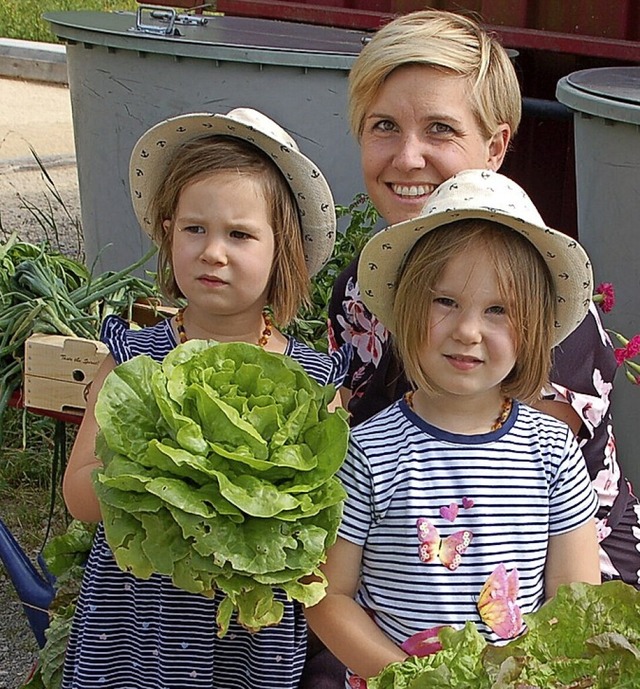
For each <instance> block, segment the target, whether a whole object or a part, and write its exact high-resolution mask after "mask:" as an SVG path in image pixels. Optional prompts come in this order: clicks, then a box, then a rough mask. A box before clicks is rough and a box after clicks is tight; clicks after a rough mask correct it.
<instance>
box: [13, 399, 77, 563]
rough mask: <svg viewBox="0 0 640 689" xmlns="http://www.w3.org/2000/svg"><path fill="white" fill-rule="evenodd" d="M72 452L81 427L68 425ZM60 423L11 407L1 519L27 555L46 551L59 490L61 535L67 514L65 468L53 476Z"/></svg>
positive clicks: (56, 527)
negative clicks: (63, 482)
mask: <svg viewBox="0 0 640 689" xmlns="http://www.w3.org/2000/svg"><path fill="white" fill-rule="evenodd" d="M66 435H67V443H66V449H67V450H68V449H69V448H70V447H71V442H72V439H73V436H74V435H75V429H74V428H72V427H69V425H67V427H66ZM55 436H56V424H55V422H54V421H53V419H50V418H47V417H41V416H36V415H34V414H31V413H28V412H27V413H25V412H24V411H22V410H18V409H13V408H10V409H9V410H8V411H7V412H6V414H5V418H4V438H3V441H2V445H1V446H0V463H1V466H2V470H1V471H0V516H1V517H2V520H3V521H4V522H5V524H6V525H7V526H8V527H9V529H10V530H11V531H12V532H13V534H14V535H15V536H16V538H17V540H18V541H19V543H20V545H21V546H22V548H23V549H24V550H25V552H27V553H34V552H37V551H39V550H40V548H41V547H42V545H43V542H44V538H45V535H46V532H47V525H48V522H49V509H50V502H51V495H52V493H51V490H52V487H55V505H54V512H53V519H52V526H51V528H52V533H53V534H57V533H61V532H62V531H63V530H64V529H65V528H66V524H67V516H66V512H65V509H64V506H63V502H62V497H61V494H60V488H59V487H60V474H61V472H60V470H58V472H57V474H56V476H55V477H54V476H53V472H52V468H53V465H54V444H55Z"/></svg>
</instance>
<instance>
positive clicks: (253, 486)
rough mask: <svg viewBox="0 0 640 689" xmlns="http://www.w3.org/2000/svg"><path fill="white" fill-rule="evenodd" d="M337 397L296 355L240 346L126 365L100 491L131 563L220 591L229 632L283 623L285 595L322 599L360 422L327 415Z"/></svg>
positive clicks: (104, 436)
mask: <svg viewBox="0 0 640 689" xmlns="http://www.w3.org/2000/svg"><path fill="white" fill-rule="evenodd" d="M334 395H335V389H334V387H333V386H332V385H328V386H325V387H322V386H320V385H319V384H318V383H316V382H315V381H314V380H313V379H311V378H310V377H309V376H308V375H307V373H306V372H305V371H304V369H303V368H302V366H301V365H300V364H298V363H297V362H296V361H294V360H293V359H291V358H289V357H285V356H283V355H280V354H274V353H271V352H266V351H265V350H264V349H262V348H260V347H258V346H256V345H249V344H244V343H238V342H232V343H225V344H212V343H211V342H206V341H201V340H192V341H189V342H186V343H185V344H182V345H179V346H178V347H176V348H175V349H173V350H172V351H171V352H169V354H168V355H167V356H166V357H165V358H164V360H163V362H162V363H158V362H157V361H154V360H153V359H152V358H150V357H148V356H146V355H143V356H137V357H134V358H133V359H131V360H130V361H127V362H125V363H123V364H120V365H119V366H117V367H116V368H115V369H114V370H113V371H112V372H111V373H110V374H109V375H108V376H107V378H106V380H105V382H104V385H103V387H102V389H101V390H100V393H99V395H98V401H97V404H96V409H95V413H96V419H97V421H98V425H99V427H100V431H99V434H98V439H97V442H96V451H97V455H98V456H99V457H100V459H101V460H102V462H103V465H104V468H101V469H99V470H97V472H96V473H95V474H94V486H95V489H96V493H97V495H98V499H99V501H100V508H101V512H102V517H103V523H104V528H105V536H106V539H107V542H108V543H109V545H110V547H111V549H112V551H113V553H114V557H115V559H116V562H117V563H118V565H119V567H120V568H121V569H123V570H125V571H129V572H132V573H133V574H134V575H135V576H136V577H138V578H140V579H148V578H149V577H150V576H151V575H152V574H153V573H156V572H157V573H160V574H164V575H167V576H170V577H171V578H172V581H173V583H174V584H175V585H176V586H177V587H178V588H182V589H184V590H186V591H189V592H191V593H200V594H202V595H204V596H209V597H210V596H213V594H214V591H216V590H219V591H222V592H223V593H224V594H225V598H224V600H223V602H222V603H221V605H220V607H219V609H218V618H217V621H218V627H219V634H220V636H223V635H224V634H225V633H226V630H227V628H228V625H229V621H230V619H231V615H232V613H233V611H234V610H237V612H238V622H239V623H240V624H241V625H243V626H244V627H246V628H247V629H249V630H250V631H258V630H259V629H261V628H262V627H263V626H267V625H273V624H277V623H278V622H279V621H280V619H281V617H282V613H283V606H282V603H281V602H279V601H277V600H276V599H275V597H274V592H273V589H274V587H276V588H279V589H283V590H284V591H285V592H286V593H287V595H288V596H289V597H290V598H291V599H293V600H298V601H300V602H302V603H303V604H305V605H314V604H315V603H317V602H318V601H319V600H320V599H321V598H322V596H323V595H324V588H325V585H326V581H325V580H324V577H323V576H322V574H321V573H320V570H319V569H318V566H319V564H320V563H321V562H322V561H323V560H324V557H325V552H326V549H327V548H328V547H329V546H330V545H331V544H332V543H333V542H334V541H335V538H336V533H337V528H338V524H339V521H340V516H341V513H342V500H343V499H344V497H345V492H344V489H343V488H342V486H341V484H340V482H339V481H338V480H337V478H335V476H334V474H335V472H336V471H337V470H338V468H339V467H340V465H341V463H342V460H343V459H344V456H345V454H346V449H347V439H348V424H347V421H346V414H345V412H344V410H342V409H338V410H336V411H335V412H330V411H328V408H327V405H328V403H329V402H330V401H331V400H332V399H333V397H334ZM310 575H314V581H307V580H306V577H309V576H310Z"/></svg>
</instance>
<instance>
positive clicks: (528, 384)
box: [393, 219, 556, 402]
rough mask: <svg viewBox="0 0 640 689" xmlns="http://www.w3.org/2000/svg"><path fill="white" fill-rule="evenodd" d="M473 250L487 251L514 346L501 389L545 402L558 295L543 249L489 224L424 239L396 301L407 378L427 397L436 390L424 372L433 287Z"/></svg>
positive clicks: (447, 229)
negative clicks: (456, 260)
mask: <svg viewBox="0 0 640 689" xmlns="http://www.w3.org/2000/svg"><path fill="white" fill-rule="evenodd" d="M470 247H483V248H485V249H486V253H487V255H488V256H490V257H491V258H490V260H491V263H492V265H493V267H494V269H495V271H496V275H497V277H498V289H499V290H500V295H501V297H502V299H503V300H504V304H505V306H506V310H507V317H508V318H509V321H510V325H511V328H512V331H513V337H514V339H515V349H516V363H515V365H514V367H513V369H512V371H511V372H510V373H509V375H508V376H507V378H505V380H504V381H503V383H502V389H503V392H504V394H505V395H508V396H510V397H515V398H517V399H519V400H522V401H523V402H532V401H534V400H536V399H538V398H539V396H540V392H541V390H542V388H543V387H544V385H545V384H546V383H548V380H549V371H550V368H551V357H552V355H551V350H552V346H553V345H552V343H553V323H554V313H555V303H556V293H555V288H554V285H553V280H552V278H551V275H550V273H549V269H548V268H547V264H546V263H545V261H544V259H543V258H542V256H541V255H540V253H539V252H538V251H537V249H536V248H535V247H534V246H533V244H531V243H530V242H529V241H527V240H526V239H525V238H524V237H523V236H522V235H520V234H519V233H517V232H515V231H514V230H512V229H510V228H508V227H505V226H504V225H500V224H498V223H492V222H489V221H486V220H475V219H471V220H459V221H456V222H454V223H451V224H449V225H443V226H442V227H439V228H437V229H436V230H433V231H432V232H429V233H428V234H426V235H424V236H423V237H421V238H420V239H419V240H418V241H417V242H416V244H415V246H414V247H413V249H412V250H411V252H410V253H409V255H408V257H407V260H406V261H405V263H404V266H403V268H402V269H401V272H400V276H399V282H398V288H397V291H396V298H395V302H394V312H393V313H394V331H395V339H394V344H395V347H396V349H397V351H398V355H399V357H400V359H401V360H402V362H403V364H404V367H405V371H406V374H407V377H408V379H409V380H410V381H411V382H412V384H413V385H415V386H416V387H419V388H421V389H422V390H425V391H426V392H427V393H431V394H437V393H439V392H440V389H439V388H438V386H437V385H436V384H435V383H434V382H433V381H432V380H431V379H430V378H429V376H428V375H427V374H426V373H425V372H424V371H423V370H422V367H421V365H420V351H421V349H422V348H423V347H424V346H425V344H427V343H428V341H429V323H430V317H431V304H432V300H433V294H434V288H435V286H436V285H437V283H438V280H439V279H440V278H441V276H442V273H443V271H444V269H445V267H446V265H447V263H448V262H449V261H450V260H451V259H452V258H454V257H455V256H459V255H460V254H461V253H462V252H464V251H467V250H468V249H469V248H470Z"/></svg>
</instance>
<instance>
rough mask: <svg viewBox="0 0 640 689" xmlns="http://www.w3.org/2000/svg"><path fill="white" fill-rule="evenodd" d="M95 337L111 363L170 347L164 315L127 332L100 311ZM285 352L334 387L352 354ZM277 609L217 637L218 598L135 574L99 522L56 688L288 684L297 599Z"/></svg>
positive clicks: (280, 688)
mask: <svg viewBox="0 0 640 689" xmlns="http://www.w3.org/2000/svg"><path fill="white" fill-rule="evenodd" d="M102 339H103V341H104V342H105V343H106V344H107V346H108V347H109V349H110V351H111V353H112V354H113V357H114V359H115V360H116V362H117V363H121V362H123V361H126V360H128V359H131V358H132V357H134V356H136V355H138V354H147V355H150V356H151V357H153V358H154V359H156V360H158V361H160V360H162V359H163V358H164V357H165V356H166V355H167V354H168V353H169V351H171V350H172V349H173V348H174V347H175V346H176V345H177V342H176V339H175V337H174V334H173V330H172V329H171V326H170V323H169V321H168V320H167V321H162V322H161V323H159V324H158V325H156V326H154V327H152V328H143V329H142V330H130V329H129V326H128V324H127V323H126V322H125V321H123V320H122V319H120V318H118V317H115V316H110V317H109V318H107V319H105V322H104V324H103V329H102ZM286 354H288V355H289V356H291V357H292V358H294V359H296V360H297V361H298V362H299V363H300V364H301V365H302V366H303V368H304V369H305V370H306V371H307V373H308V374H309V375H310V376H311V377H312V378H314V379H315V380H317V381H318V382H319V383H320V384H322V385H324V384H328V383H334V384H335V385H336V387H339V386H340V385H341V384H342V381H343V380H344V377H345V375H346V371H347V367H348V364H349V355H350V352H349V351H348V350H345V351H343V352H341V353H339V355H338V356H335V355H332V356H327V355H326V354H320V353H318V352H315V351H314V350H312V349H310V348H309V347H307V346H305V345H304V344H302V343H300V342H297V341H296V340H293V339H289V344H288V346H287V351H286ZM275 597H276V600H278V601H279V602H280V603H281V604H282V605H283V608H284V613H283V618H282V621H281V622H280V624H278V625H277V626H275V627H268V628H265V629H263V630H262V631H260V632H258V633H256V634H251V633H249V632H248V631H247V630H245V629H244V628H243V627H241V626H240V625H239V624H238V623H237V622H236V620H235V616H234V618H233V619H232V621H231V624H230V625H229V631H228V632H227V634H226V636H225V637H224V638H222V639H219V638H218V636H217V624H216V614H217V610H218V606H219V605H220V602H221V601H222V598H223V596H221V595H219V594H217V595H216V596H215V597H214V598H205V597H204V596H201V595H198V594H192V593H187V592H186V591H182V590H180V589H178V588H176V587H175V586H173V584H172V582H171V579H170V577H166V576H161V575H159V574H154V575H152V576H151V578H150V579H148V580H141V579H137V578H136V577H134V576H132V575H131V574H129V573H125V572H123V571H121V570H120V569H119V567H118V566H117V564H116V562H115V560H114V558H113V554H112V553H111V550H110V548H109V546H108V545H107V543H106V540H105V537H104V529H103V527H102V524H100V525H99V527H98V530H97V532H96V537H95V539H94V544H93V548H92V550H91V554H90V557H89V561H88V563H87V567H86V570H85V575H84V579H83V582H82V589H81V592H80V599H79V601H78V606H77V609H76V614H75V617H74V621H73V627H72V631H71V635H70V639H69V645H68V648H67V654H66V658H65V665H64V675H63V681H62V687H63V689H99V688H100V687H105V688H106V689H231V688H232V687H233V689H255V688H256V687H269V689H295V688H296V687H297V686H298V683H299V680H300V675H301V672H302V667H303V664H304V660H305V653H306V639H307V627H306V622H305V619H304V615H303V613H302V610H301V607H300V606H299V605H298V604H297V603H293V602H291V601H289V600H287V597H286V595H285V594H284V592H282V591H276V592H275Z"/></svg>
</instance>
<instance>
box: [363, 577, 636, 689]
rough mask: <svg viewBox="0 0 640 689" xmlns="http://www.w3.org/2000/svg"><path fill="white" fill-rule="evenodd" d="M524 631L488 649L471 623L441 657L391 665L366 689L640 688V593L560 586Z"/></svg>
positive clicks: (445, 635) (618, 585)
mask: <svg viewBox="0 0 640 689" xmlns="http://www.w3.org/2000/svg"><path fill="white" fill-rule="evenodd" d="M524 618H525V622H526V625H527V631H526V632H525V634H523V635H522V636H520V637H519V638H517V639H514V640H512V641H509V642H508V643H506V644H505V645H503V646H492V645H489V644H487V642H486V641H485V640H484V637H482V636H481V635H480V632H479V631H478V629H477V627H476V626H475V624H474V623H473V622H468V623H467V624H466V626H465V627H464V628H463V629H461V630H457V631H456V630H454V629H453V628H451V627H449V628H444V629H442V630H441V631H440V632H439V634H438V637H439V639H440V642H441V644H442V650H441V651H438V652H437V653H434V654H432V655H428V656H425V657H424V658H417V657H410V658H409V659H408V660H407V661H405V662H404V663H392V664H390V665H388V666H387V667H386V668H385V669H384V670H383V671H382V672H381V673H380V674H379V675H378V676H377V677H374V678H372V679H369V680H368V681H367V687H368V689H451V688H452V687H465V689H631V687H637V686H640V591H637V590H636V589H635V588H633V587H632V586H629V585H628V584H625V583H623V582H621V581H610V582H606V583H604V584H601V585H592V584H582V583H574V584H570V585H565V586H561V587H560V588H559V590H558V593H557V595H556V596H555V597H554V598H553V599H552V600H550V601H549V602H548V603H546V604H545V605H544V606H543V607H542V608H541V609H540V610H539V611H538V612H535V613H532V614H531V615H525V616H524Z"/></svg>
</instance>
